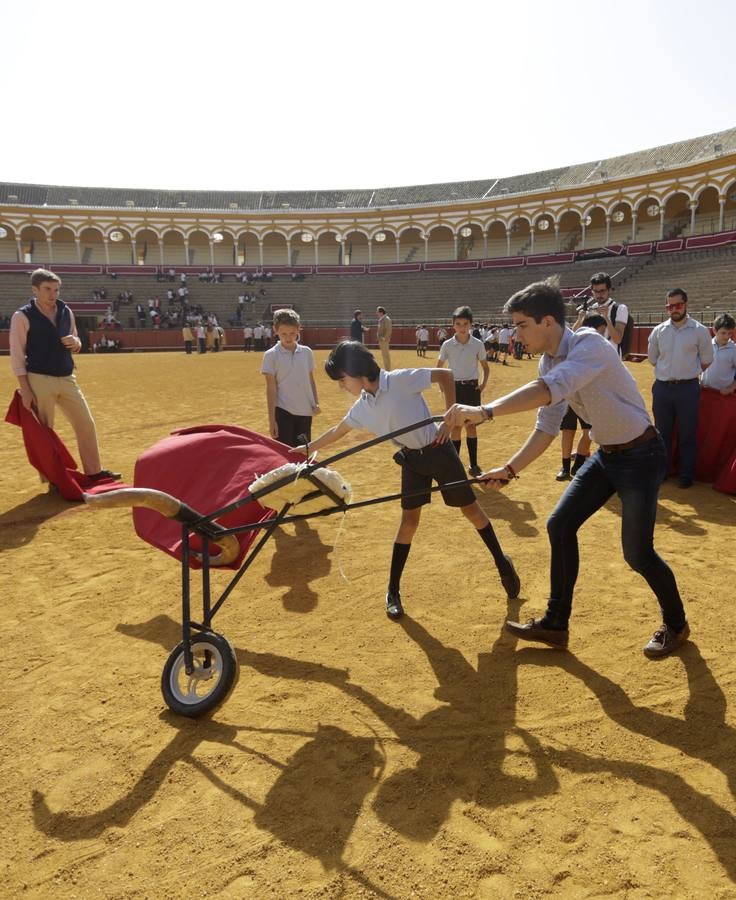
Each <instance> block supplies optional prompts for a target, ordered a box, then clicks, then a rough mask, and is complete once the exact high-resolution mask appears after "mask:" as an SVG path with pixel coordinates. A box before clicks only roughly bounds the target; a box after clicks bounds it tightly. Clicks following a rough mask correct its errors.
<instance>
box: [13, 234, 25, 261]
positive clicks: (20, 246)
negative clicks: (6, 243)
mask: <svg viewBox="0 0 736 900" xmlns="http://www.w3.org/2000/svg"><path fill="white" fill-rule="evenodd" d="M15 246H16V247H17V248H18V262H25V259H24V258H23V243H22V241H21V239H20V236H18V235H16V238H15Z"/></svg>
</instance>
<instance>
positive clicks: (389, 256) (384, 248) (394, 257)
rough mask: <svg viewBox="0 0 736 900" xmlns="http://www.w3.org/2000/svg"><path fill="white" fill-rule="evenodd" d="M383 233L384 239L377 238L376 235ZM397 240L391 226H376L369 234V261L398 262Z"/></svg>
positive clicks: (378, 262)
mask: <svg viewBox="0 0 736 900" xmlns="http://www.w3.org/2000/svg"><path fill="white" fill-rule="evenodd" d="M380 234H385V235H386V240H384V241H381V240H378V235H380ZM398 251H399V241H398V236H397V234H396V231H395V230H394V229H393V228H385V227H381V228H376V229H375V230H374V232H373V233H372V235H371V261H372V262H374V263H377V264H380V263H395V262H398V259H399V257H398Z"/></svg>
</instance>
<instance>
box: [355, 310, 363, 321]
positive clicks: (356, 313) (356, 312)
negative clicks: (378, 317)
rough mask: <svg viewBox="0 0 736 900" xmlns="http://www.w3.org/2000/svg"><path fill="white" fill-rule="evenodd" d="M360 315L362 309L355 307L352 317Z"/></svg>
mask: <svg viewBox="0 0 736 900" xmlns="http://www.w3.org/2000/svg"><path fill="white" fill-rule="evenodd" d="M362 315H363V310H362V309H356V310H355V312H354V313H353V318H354V319H355V318H357V317H358V316H362Z"/></svg>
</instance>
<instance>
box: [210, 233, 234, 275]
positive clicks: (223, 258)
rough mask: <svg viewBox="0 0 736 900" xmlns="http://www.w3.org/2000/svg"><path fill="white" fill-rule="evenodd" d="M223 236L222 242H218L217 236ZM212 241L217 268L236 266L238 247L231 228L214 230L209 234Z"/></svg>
mask: <svg viewBox="0 0 736 900" xmlns="http://www.w3.org/2000/svg"><path fill="white" fill-rule="evenodd" d="M216 234H221V235H222V240H221V241H216V240H215V235H216ZM209 237H210V240H211V241H212V254H213V257H214V261H215V266H216V267H222V266H236V265H237V264H238V262H237V247H236V240H235V234H234V233H233V232H232V230H231V229H230V228H224V227H223V228H213V229H212V231H211V232H210V234H209Z"/></svg>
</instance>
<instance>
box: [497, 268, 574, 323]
mask: <svg viewBox="0 0 736 900" xmlns="http://www.w3.org/2000/svg"><path fill="white" fill-rule="evenodd" d="M503 311H504V314H505V315H511V313H521V314H522V315H524V316H531V318H532V319H534V321H535V322H537V323H539V322H541V321H542V319H543V318H544V316H553V317H554V320H555V321H556V322H557V323H558V324H560V325H562V327H563V328H564V327H565V301H564V299H563V297H562V294H561V293H560V282H559V279H558V278H555V277H553V278H546V279H545V280H544V281H535V282H534V283H533V284H528V285H527V286H526V287H525V288H522V289H521V290H520V291H517V292H516V293H515V294H514V295H513V296H512V297H510V298H509V299H508V300H507V301H506V304H505V306H504V308H503Z"/></svg>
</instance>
